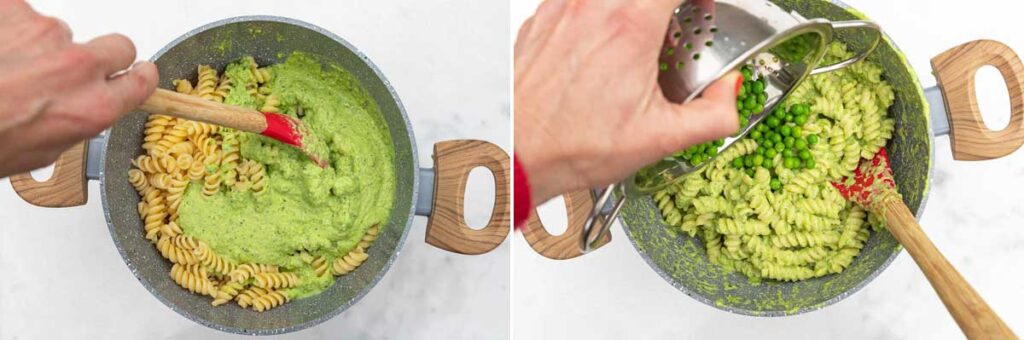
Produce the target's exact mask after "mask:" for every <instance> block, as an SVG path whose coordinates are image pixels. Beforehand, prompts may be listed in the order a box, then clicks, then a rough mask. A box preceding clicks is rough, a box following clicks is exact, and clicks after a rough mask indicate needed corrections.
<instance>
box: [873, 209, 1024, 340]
mask: <svg viewBox="0 0 1024 340" xmlns="http://www.w3.org/2000/svg"><path fill="white" fill-rule="evenodd" d="M873 208H874V209H872V210H874V211H875V212H880V213H882V214H884V216H885V221H886V228H888V229H889V232H890V233H892V236H893V237H895V238H896V240H897V241H899V242H900V244H902V245H903V247H904V248H906V249H907V252H908V253H910V256H911V257H913V258H914V262H917V266H918V267H920V268H921V271H922V272H924V275H925V276H926V277H927V278H928V282H931V284H932V288H933V289H935V292H936V293H938V294H939V298H940V299H942V303H943V304H945V305H946V309H947V310H949V313H950V314H951V315H953V319H954V320H956V323H957V325H959V326H960V329H961V330H962V331H963V332H964V335H967V338H968V339H1016V338H1017V336H1016V335H1014V334H1013V331H1012V330H1010V328H1009V327H1007V326H1006V323H1004V322H1003V320H1002V319H1000V318H999V315H997V314H996V313H995V311H993V310H992V308H990V307H989V306H988V304H987V303H985V300H984V299H982V298H981V295H978V292H976V291H974V288H972V287H971V285H970V284H969V283H967V280H964V278H963V276H960V273H959V272H957V270H956V268H953V265H952V264H950V263H949V261H947V260H946V257H945V256H942V253H940V252H939V250H938V248H935V244H933V243H932V241H931V240H929V239H928V236H927V235H925V234H924V231H922V230H921V226H920V225H918V224H917V220H916V219H914V215H913V214H911V213H910V209H907V205H906V204H904V203H903V200H902V199H899V196H890V198H889V199H886V200H884V201H882V202H879V203H878V204H876V205H875V207H873Z"/></svg>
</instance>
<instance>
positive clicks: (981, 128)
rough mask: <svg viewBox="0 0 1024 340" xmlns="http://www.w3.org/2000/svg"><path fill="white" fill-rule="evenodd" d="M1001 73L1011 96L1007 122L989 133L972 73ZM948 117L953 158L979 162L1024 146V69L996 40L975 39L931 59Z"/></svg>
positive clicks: (1011, 51) (1004, 154)
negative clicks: (986, 68) (981, 70)
mask: <svg viewBox="0 0 1024 340" xmlns="http://www.w3.org/2000/svg"><path fill="white" fill-rule="evenodd" d="M986 65H991V66H994V67H995V68H997V69H999V73H1001V74H1002V75H1003V79H1004V80H1005V81H1006V89H1007V91H1008V92H1009V94H1010V124H1009V125H1007V126H1006V128H1005V129H1002V130H999V131H992V130H989V129H988V128H987V127H986V126H985V123H984V120H983V119H982V117H981V111H980V110H979V109H978V100H977V96H976V95H975V87H974V74H975V72H977V71H978V69H979V68H981V67H982V66H986ZM932 69H933V70H934V73H935V79H936V80H937V81H938V83H939V88H940V89H942V94H943V101H944V102H945V104H946V115H947V118H948V119H949V123H950V124H949V128H950V130H949V139H950V144H951V145H952V148H953V158H954V159H957V160H968V161H979V160H986V159H993V158H999V157H1003V156H1006V155H1008V154H1010V153H1012V152H1013V151H1015V150H1017V148H1019V147H1020V146H1021V144H1024V65H1022V64H1021V61H1020V58H1018V57H1017V54H1016V53H1014V52H1013V50H1012V49H1010V47H1009V46H1006V45H1004V44H1003V43H1000V42H998V41H993V40H975V41H972V42H969V43H966V44H963V45H959V46H956V47H953V48H951V49H949V50H948V51H946V52H943V53H942V54H939V55H938V56H936V57H935V58H932Z"/></svg>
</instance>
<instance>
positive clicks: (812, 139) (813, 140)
mask: <svg viewBox="0 0 1024 340" xmlns="http://www.w3.org/2000/svg"><path fill="white" fill-rule="evenodd" d="M807 144H810V145H814V144H818V135H810V136H807Z"/></svg>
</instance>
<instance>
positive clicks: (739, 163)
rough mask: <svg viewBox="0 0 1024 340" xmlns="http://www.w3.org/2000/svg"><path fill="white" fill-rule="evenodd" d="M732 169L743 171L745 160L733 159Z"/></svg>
mask: <svg viewBox="0 0 1024 340" xmlns="http://www.w3.org/2000/svg"><path fill="white" fill-rule="evenodd" d="M732 167H734V168H737V169H742V168H743V158H741V157H736V158H733V159H732Z"/></svg>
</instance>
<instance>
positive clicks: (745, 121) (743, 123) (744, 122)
mask: <svg viewBox="0 0 1024 340" xmlns="http://www.w3.org/2000/svg"><path fill="white" fill-rule="evenodd" d="M747 125H750V120H749V119H747V117H740V127H741V128H742V127H746V126H747Z"/></svg>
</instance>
